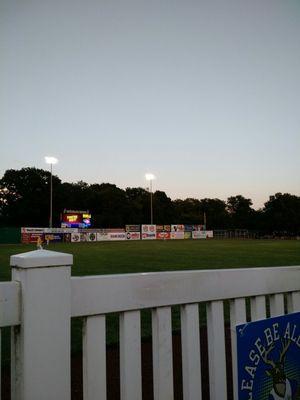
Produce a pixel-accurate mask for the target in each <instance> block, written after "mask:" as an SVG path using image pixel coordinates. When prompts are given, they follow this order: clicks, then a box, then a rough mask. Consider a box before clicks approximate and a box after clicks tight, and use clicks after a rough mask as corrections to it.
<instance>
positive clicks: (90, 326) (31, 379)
mask: <svg viewBox="0 0 300 400" xmlns="http://www.w3.org/2000/svg"><path fill="white" fill-rule="evenodd" d="M72 262H73V259H72V256H71V255H69V254H63V253H56V252H50V251H46V250H38V251H34V252H29V253H24V254H20V255H16V256H12V257H11V266H12V282H3V283H0V305H1V308H0V328H1V327H5V326H11V327H12V344H11V347H12V361H11V363H12V366H11V371H12V400H19V399H20V400H54V399H55V400H68V399H70V320H71V317H83V318H84V329H83V392H84V400H96V399H101V400H106V398H107V396H106V316H105V315H106V314H108V313H111V312H118V313H120V317H119V322H120V330H119V335H120V391H121V400H141V399H142V379H141V376H142V372H141V322H140V311H141V310H143V309H151V310H152V311H151V312H152V348H153V387H154V400H172V399H173V398H174V393H173V391H174V389H173V355H172V326H171V306H173V305H180V313H181V343H182V371H183V372H182V373H183V376H182V380H183V397H184V400H201V398H202V395H201V391H202V389H201V362H200V359H201V351H200V340H199V339H200V329H199V309H198V304H199V303H202V302H205V303H206V314H207V333H208V359H209V390H210V399H211V400H226V398H227V395H226V393H227V380H226V351H225V328H224V300H230V324H231V341H232V346H231V347H232V359H233V360H235V358H236V355H235V354H236V351H235V333H234V332H235V329H234V328H235V325H236V324H238V323H243V322H246V308H247V307H246V298H250V310H251V320H257V319H262V318H265V317H266V315H267V314H266V313H267V307H266V298H267V299H268V304H269V306H270V315H271V316H275V315H281V314H284V313H285V312H292V311H299V310H300V267H277V268H251V269H227V270H202V271H182V272H161V273H140V274H127V275H109V276H88V277H81V278H75V277H73V278H71V265H72ZM232 364H233V366H232V368H233V371H232V372H233V384H234V399H235V400H237V394H236V393H237V386H236V381H237V379H236V374H237V372H236V367H235V362H233V363H232ZM220 393H221V394H222V398H221V397H220Z"/></svg>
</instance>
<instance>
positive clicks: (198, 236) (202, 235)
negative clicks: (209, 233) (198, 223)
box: [192, 231, 206, 239]
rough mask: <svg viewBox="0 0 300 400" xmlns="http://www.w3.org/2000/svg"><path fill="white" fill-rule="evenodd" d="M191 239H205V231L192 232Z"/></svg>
mask: <svg viewBox="0 0 300 400" xmlns="http://www.w3.org/2000/svg"><path fill="white" fill-rule="evenodd" d="M192 234H193V239H206V232H205V231H194V232H192Z"/></svg>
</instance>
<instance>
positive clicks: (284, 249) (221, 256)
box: [0, 240, 300, 281]
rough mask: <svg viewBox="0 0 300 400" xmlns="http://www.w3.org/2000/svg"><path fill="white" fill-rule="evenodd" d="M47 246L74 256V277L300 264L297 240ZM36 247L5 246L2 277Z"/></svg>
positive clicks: (1, 257)
mask: <svg viewBox="0 0 300 400" xmlns="http://www.w3.org/2000/svg"><path fill="white" fill-rule="evenodd" d="M48 248H49V250H54V251H61V252H66V253H72V254H73V255H74V266H73V268H72V275H73V276H82V275H100V274H120V273H131V272H155V271H172V270H181V269H185V270H187V269H211V268H241V267H269V266H283V265H300V241H296V240H287V241H284V240H282V241H279V240H278V241H276V240H178V241H175V240H172V241H171V240H170V241H147V242H145V241H138V242H98V243H61V244H60V243H57V244H52V245H50V246H49V247H48ZM34 249H35V246H33V245H0V281H1V280H2V281H3V280H10V267H9V257H10V256H11V255H12V254H18V253H23V252H26V251H30V250H34Z"/></svg>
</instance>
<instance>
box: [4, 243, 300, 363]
mask: <svg viewBox="0 0 300 400" xmlns="http://www.w3.org/2000/svg"><path fill="white" fill-rule="evenodd" d="M34 249H35V246H33V245H0V281H4V280H10V267H9V257H10V256H11V255H13V254H18V253H23V252H26V251H30V250H34ZM49 249H50V250H54V251H60V252H66V253H72V254H73V255H74V266H73V267H72V275H73V276H83V275H100V274H119V273H134V272H155V271H172V270H184V269H185V270H188V269H211V268H241V267H271V266H273V267H274V266H288V265H300V241H296V240H289V241H279V240H277V241H275V240H178V241H175V240H173V241H147V242H145V241H138V242H99V243H63V244H52V245H50V246H49ZM225 309H226V308H225ZM141 315H142V335H143V337H147V336H149V335H150V332H151V318H150V312H149V311H147V310H146V311H143V312H142V314H141ZM204 315H205V310H202V316H204ZM172 320H173V328H174V329H175V330H176V329H178V327H179V321H180V318H179V309H178V307H174V308H173V315H172ZM8 336H9V332H8V331H7V332H6V333H5V335H4V338H3V339H4V340H3V342H4V343H3V346H4V358H5V359H8V358H9V350H8V349H9V343H8V342H9V340H8ZM107 339H108V343H115V342H117V341H118V317H117V316H116V315H110V316H108V318H107ZM80 349H81V321H80V319H75V320H74V321H73V322H72V351H73V353H77V352H78V351H80Z"/></svg>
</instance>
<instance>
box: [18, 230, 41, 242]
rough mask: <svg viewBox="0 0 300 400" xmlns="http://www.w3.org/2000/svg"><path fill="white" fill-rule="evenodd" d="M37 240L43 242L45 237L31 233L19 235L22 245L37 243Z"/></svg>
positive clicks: (38, 233)
mask: <svg viewBox="0 0 300 400" xmlns="http://www.w3.org/2000/svg"><path fill="white" fill-rule="evenodd" d="M38 238H40V239H41V240H42V242H43V241H44V239H45V237H44V234H43V233H40V232H36V233H34V232H32V233H21V241H22V243H37V241H38Z"/></svg>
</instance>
